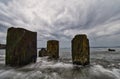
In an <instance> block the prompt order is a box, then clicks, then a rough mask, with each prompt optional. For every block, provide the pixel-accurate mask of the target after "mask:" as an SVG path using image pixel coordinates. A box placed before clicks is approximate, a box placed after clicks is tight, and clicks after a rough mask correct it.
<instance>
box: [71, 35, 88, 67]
mask: <svg viewBox="0 0 120 79" xmlns="http://www.w3.org/2000/svg"><path fill="white" fill-rule="evenodd" d="M89 51H90V50H89V40H88V39H87V36H86V35H85V34H80V35H76V36H75V37H74V38H73V39H72V61H73V64H77V65H88V64H89V63H90V62H89V61H90V60H89V56H90V55H89Z"/></svg>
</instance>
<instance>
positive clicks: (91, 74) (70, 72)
mask: <svg viewBox="0 0 120 79" xmlns="http://www.w3.org/2000/svg"><path fill="white" fill-rule="evenodd" d="M107 49H108V48H91V51H90V65H89V66H85V67H82V66H77V65H73V64H72V60H71V53H70V52H71V49H69V48H62V49H60V59H59V60H58V61H48V60H47V57H38V58H37V62H36V63H32V64H29V65H26V66H24V67H21V68H12V67H8V66H5V50H0V79H120V48H114V49H115V50H116V51H107ZM38 50H39V49H38Z"/></svg>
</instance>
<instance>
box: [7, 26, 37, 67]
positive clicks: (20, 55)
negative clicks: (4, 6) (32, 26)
mask: <svg viewBox="0 0 120 79" xmlns="http://www.w3.org/2000/svg"><path fill="white" fill-rule="evenodd" d="M36 58H37V33H36V32H31V31H28V30H25V29H23V28H13V27H11V28H9V29H8V32H7V46H6V65H10V66H24V65H27V64H29V63H31V62H36Z"/></svg>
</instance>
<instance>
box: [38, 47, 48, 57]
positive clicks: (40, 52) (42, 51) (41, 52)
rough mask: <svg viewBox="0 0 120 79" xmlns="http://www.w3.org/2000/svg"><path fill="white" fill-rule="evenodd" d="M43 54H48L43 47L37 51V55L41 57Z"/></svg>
mask: <svg viewBox="0 0 120 79" xmlns="http://www.w3.org/2000/svg"><path fill="white" fill-rule="evenodd" d="M43 56H48V53H47V50H46V49H45V48H42V49H41V50H40V51H39V57H43Z"/></svg>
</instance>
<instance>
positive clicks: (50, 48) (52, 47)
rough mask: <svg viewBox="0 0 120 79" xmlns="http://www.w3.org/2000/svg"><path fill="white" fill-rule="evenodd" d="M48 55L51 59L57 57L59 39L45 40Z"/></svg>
mask: <svg viewBox="0 0 120 79" xmlns="http://www.w3.org/2000/svg"><path fill="white" fill-rule="evenodd" d="M47 52H48V56H49V57H50V58H53V59H58V58H59V41H57V40H49V41H47Z"/></svg>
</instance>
